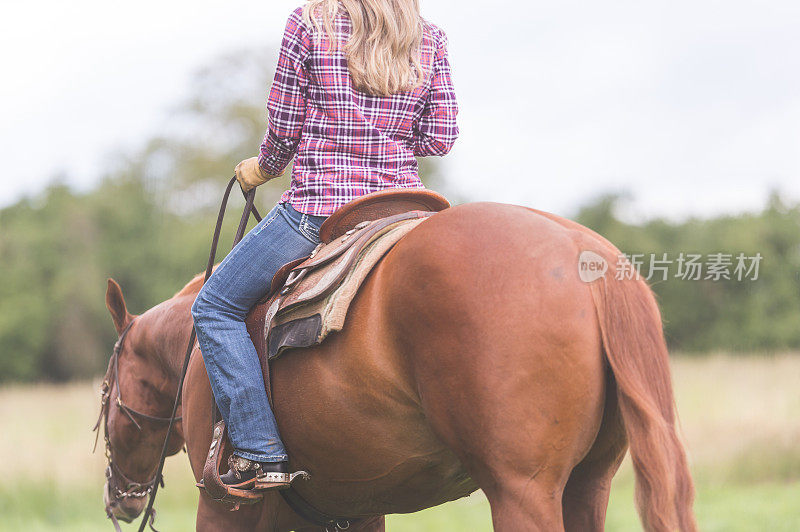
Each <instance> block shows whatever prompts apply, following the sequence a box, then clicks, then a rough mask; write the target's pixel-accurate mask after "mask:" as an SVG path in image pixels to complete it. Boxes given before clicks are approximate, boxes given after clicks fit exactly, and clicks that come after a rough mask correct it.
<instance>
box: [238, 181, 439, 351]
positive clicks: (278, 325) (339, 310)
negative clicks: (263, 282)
mask: <svg viewBox="0 0 800 532" xmlns="http://www.w3.org/2000/svg"><path fill="white" fill-rule="evenodd" d="M449 206H450V204H449V203H448V202H447V200H446V199H445V198H444V197H443V196H441V195H440V194H438V193H436V192H432V191H429V190H425V189H393V190H386V191H381V192H375V193H372V194H368V195H365V196H362V197H360V198H358V199H356V200H354V201H352V202H350V203H348V204H346V205H345V206H343V207H342V208H341V209H339V210H338V211H336V212H335V213H334V214H332V215H331V216H330V217H329V218H328V219H327V220H325V222H324V223H323V225H322V227H321V228H320V240H321V243H320V245H319V246H317V248H316V249H315V250H314V251H313V253H312V254H311V255H310V256H308V257H305V258H302V259H299V260H297V261H293V262H290V263H288V264H286V265H285V266H284V267H283V268H281V269H280V270H279V271H278V273H276V275H275V277H274V278H273V280H272V285H271V289H270V295H269V296H268V298H267V299H266V303H265V304H264V307H265V308H266V311H265V312H264V322H263V326H262V331H263V332H261V334H259V335H258V336H260V337H262V338H261V339H263V341H264V345H263V346H259V345H258V344H256V348H257V349H259V347H261V348H262V349H263V350H264V351H266V355H267V356H266V358H267V359H272V358H275V357H276V356H278V355H280V354H281V353H282V352H283V351H284V350H286V349H288V348H292V347H310V346H312V345H317V344H319V343H321V342H322V341H323V340H324V339H325V337H326V336H327V335H328V334H329V333H330V332H333V331H338V330H341V329H342V327H343V326H344V318H345V315H346V313H347V309H348V308H349V304H350V302H351V301H352V299H353V297H355V294H356V293H357V292H358V288H359V287H360V286H361V284H362V283H363V281H364V280H365V278H366V276H367V275H368V274H369V272H370V271H371V270H372V268H374V267H375V265H376V264H377V263H378V262H379V261H380V259H381V258H382V257H383V256H384V255H385V254H386V253H387V252H388V251H389V250H390V249H391V248H392V247H393V246H394V244H396V243H397V242H398V241H399V240H400V239H401V238H402V237H403V236H405V234H407V233H408V232H409V231H410V230H411V229H413V228H414V227H416V225H418V224H419V223H420V222H422V221H423V220H424V219H426V218H428V217H430V216H432V215H433V214H435V213H436V212H438V211H441V210H443V209H446V208H447V207H449ZM255 313H256V314H260V312H258V310H256V312H255ZM251 336H252V333H251ZM254 340H255V338H254ZM262 352H263V351H262V350H261V349H259V354H260V356H261V355H262Z"/></svg>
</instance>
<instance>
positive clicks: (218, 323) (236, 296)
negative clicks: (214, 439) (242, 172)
mask: <svg viewBox="0 0 800 532" xmlns="http://www.w3.org/2000/svg"><path fill="white" fill-rule="evenodd" d="M324 220H325V218H324V217H322V216H311V215H307V214H303V213H300V212H297V211H296V210H294V209H293V208H292V207H291V205H289V204H288V203H280V204H278V205H276V206H275V208H274V209H272V211H270V213H269V214H268V215H267V216H265V217H264V219H263V220H262V221H261V222H260V223H259V224H258V225H257V226H255V227H254V228H253V229H252V230H251V231H250V232H249V233H247V235H246V236H245V237H244V238H243V239H242V241H241V242H240V243H239V244H238V245H237V246H236V247H235V248H234V249H233V250H232V251H231V252H230V254H228V256H227V257H225V260H223V261H222V263H221V264H220V265H219V266H217V269H216V270H215V271H214V274H213V275H212V276H211V277H210V278H209V279H208V282H206V284H205V285H204V286H203V288H202V289H201V290H200V293H199V294H198V295H197V299H196V300H195V302H194V305H192V317H193V318H194V326H195V330H196V331H197V340H198V342H199V343H200V349H201V350H202V352H203V360H204V361H205V364H206V371H207V372H208V379H209V380H210V381H211V389H212V390H213V392H214V398H215V400H216V402H217V406H218V407H219V410H220V412H221V413H222V419H224V420H225V423H226V424H227V426H228V433H229V434H230V438H231V443H232V444H233V447H234V449H235V451H236V454H237V455H238V456H241V457H242V458H247V459H249V460H256V461H259V462H279V461H283V460H286V459H287V456H286V449H285V448H284V446H283V442H282V441H281V439H280V435H279V434H278V427H277V424H276V423H275V416H274V414H273V413H272V410H271V409H270V407H269V402H268V401H267V393H266V391H265V390H264V380H263V376H262V373H261V366H260V365H259V362H258V355H257V354H256V349H255V347H254V346H253V342H252V341H251V340H250V336H249V335H248V333H247V328H246V327H245V323H244V320H245V317H246V316H247V314H248V312H249V311H250V308H251V307H252V306H253V305H255V304H256V303H257V302H258V300H259V299H261V298H262V297H263V296H264V295H265V294H266V292H267V291H268V290H269V285H270V281H271V280H272V277H273V275H275V272H277V271H278V268H280V267H281V266H283V265H284V264H285V263H287V262H289V261H292V260H295V259H299V258H300V257H303V256H305V255H308V254H309V253H311V251H312V250H313V249H314V247H316V245H317V244H318V243H319V227H320V225H322V222H323V221H324Z"/></svg>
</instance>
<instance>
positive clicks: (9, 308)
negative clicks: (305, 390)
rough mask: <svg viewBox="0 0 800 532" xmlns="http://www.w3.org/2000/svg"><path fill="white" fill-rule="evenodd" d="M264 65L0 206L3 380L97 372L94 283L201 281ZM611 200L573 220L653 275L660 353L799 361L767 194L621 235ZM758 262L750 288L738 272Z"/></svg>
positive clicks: (202, 87) (789, 274)
mask: <svg viewBox="0 0 800 532" xmlns="http://www.w3.org/2000/svg"><path fill="white" fill-rule="evenodd" d="M268 56H269V54H267V53H261V54H253V53H238V54H232V55H230V56H227V57H223V58H221V59H220V60H219V61H218V62H216V63H214V64H212V65H210V66H209V67H208V68H206V69H204V70H203V71H202V72H200V73H199V74H198V76H197V78H196V79H195V80H194V83H193V86H194V87H195V92H194V94H193V95H192V96H191V98H190V99H189V101H188V102H186V104H185V105H183V106H181V107H180V108H179V109H177V110H176V112H175V113H174V115H173V116H172V118H171V120H170V122H169V127H165V128H163V131H162V132H161V134H159V135H157V136H155V137H153V138H152V139H150V140H149V141H148V142H146V143H145V144H144V145H143V146H142V148H141V149H139V150H136V151H134V152H132V153H129V154H117V155H116V156H115V157H114V158H113V159H112V160H114V161H115V162H114V163H113V164H112V165H111V167H110V168H109V169H108V170H107V171H106V172H105V174H104V176H103V178H102V179H101V180H100V181H99V183H98V185H97V186H96V187H95V188H93V189H92V190H89V191H84V192H78V191H75V190H73V189H71V188H70V187H69V186H67V185H66V184H64V183H63V182H58V181H56V182H55V183H54V184H52V185H50V186H49V187H48V188H47V189H46V190H44V191H41V192H39V193H38V194H36V195H33V196H30V197H27V198H24V199H21V200H19V201H18V202H17V203H15V204H13V205H10V206H8V207H5V208H3V209H0V382H9V381H20V382H30V381H37V380H55V381H63V380H70V379H78V378H86V377H89V376H94V375H97V374H98V373H102V372H103V371H104V369H105V365H106V363H107V359H108V356H109V354H110V350H111V347H112V346H113V344H114V341H115V340H116V333H115V331H114V328H113V327H112V325H111V321H110V318H109V316H108V313H107V311H106V309H105V305H104V293H105V287H106V278H107V277H114V278H115V279H116V280H117V281H119V282H120V284H121V285H122V288H123V291H124V292H125V296H126V299H127V301H128V306H129V309H130V310H131V312H134V313H138V312H142V311H144V310H146V309H147V308H149V307H151V306H153V305H154V304H156V303H158V302H160V301H163V300H164V299H167V298H169V297H170V296H172V295H173V294H174V293H175V292H176V291H178V290H179V289H180V288H181V287H182V286H183V285H184V284H185V283H186V282H187V281H188V280H189V279H190V278H191V277H192V276H193V275H194V274H196V273H197V272H199V271H200V270H202V269H203V268H204V265H205V261H206V258H207V253H208V247H209V241H210V235H211V231H212V228H213V224H214V221H215V219H216V210H217V207H218V203H217V202H218V201H219V198H220V197H221V192H222V189H223V188H224V186H225V183H226V181H227V178H229V177H230V175H231V174H232V169H233V167H234V165H235V164H236V163H237V162H238V161H240V160H241V159H243V158H246V157H249V156H252V155H254V154H255V153H256V150H257V148H258V141H260V138H261V135H263V129H264V124H265V113H264V108H263V105H262V103H261V102H263V101H264V100H265V95H266V89H265V88H266V87H268V86H269V81H270V79H271V76H272V73H271V72H270V71H269V70H268V69H267V68H265V67H264V65H269V64H272V63H273V61H272V60H271V59H268V58H267V57H268ZM421 170H422V174H423V178H424V179H425V181H426V184H428V185H429V186H431V187H432V188H435V189H438V190H440V191H442V192H444V193H445V195H447V196H448V197H450V198H451V200H452V199H456V200H457V201H463V200H465V199H478V198H465V197H463V196H459V194H458V191H456V190H450V189H449V183H448V181H447V180H446V179H445V178H444V176H443V175H442V172H441V169H440V168H439V167H438V166H437V165H436V164H435V162H431V161H428V160H425V161H423V162H422V169H421ZM285 186H286V178H283V179H279V180H276V181H275V182H270V183H268V184H266V185H264V186H263V187H261V188H260V189H259V200H258V204H259V208H260V210H261V211H262V212H264V211H266V210H268V209H269V207H270V205H272V204H274V202H275V201H276V200H277V198H278V196H279V194H280V192H281V191H282V190H283V188H284V187H285ZM620 201H622V198H620V197H618V196H605V197H601V198H599V199H597V200H596V201H595V202H592V203H591V204H589V205H586V206H585V207H584V208H582V209H580V211H579V212H578V213H577V214H576V215H575V216H573V218H575V219H576V220H578V221H579V222H581V223H583V224H585V225H587V226H588V227H590V228H592V229H594V230H596V231H598V232H599V233H601V234H602V235H604V236H606V237H607V238H608V239H609V240H611V241H612V242H614V243H615V244H616V245H617V246H618V247H619V248H620V249H621V250H622V251H623V252H624V253H626V254H628V255H630V256H631V257H633V258H634V259H635V262H637V264H640V266H641V267H640V272H639V274H640V275H643V276H649V277H651V279H650V282H651V283H652V286H653V288H654V290H655V291H656V293H657V295H658V297H659V302H660V304H661V307H662V312H663V316H664V320H665V326H666V333H667V338H668V342H669V343H670V346H671V348H672V349H673V350H681V351H686V352H692V353H704V352H709V351H715V350H726V351H734V352H751V351H770V350H789V349H798V348H800V294H799V293H798V287H799V283H798V280H799V279H798V277H799V272H800V204H796V203H794V204H793V203H789V202H785V201H783V200H782V199H781V198H780V196H778V195H777V194H775V195H773V197H772V198H771V200H770V201H769V203H768V204H767V205H766V206H765V207H764V209H763V210H762V211H761V212H757V213H748V214H741V215H738V216H721V217H715V218H709V219H690V220H685V221H680V222H670V221H667V220H661V219H656V220H651V221H648V222H646V223H642V224H633V223H627V222H625V221H623V220H622V219H621V218H620V216H618V215H617V207H618V206H619V204H620ZM242 206H243V201H242V199H241V197H237V198H235V199H234V201H232V203H231V206H230V211H231V216H229V217H228V220H227V221H226V228H225V233H224V234H225V235H230V236H231V238H232V235H233V231H234V228H235V225H236V223H237V220H236V219H237V218H238V213H236V211H237V210H238V211H239V212H241V207H242ZM234 213H236V214H234ZM225 250H226V249H225V244H224V243H223V244H222V245H221V252H224V251H225ZM715 255H721V256H722V257H717V258H719V259H721V260H723V262H724V261H727V260H729V262H730V264H729V265H728V266H729V267H728V268H727V271H728V275H727V278H725V277H724V276H723V277H720V278H713V276H712V277H708V275H709V273H708V269H709V268H710V267H711V266H709V265H710V264H712V263H713V259H714V257H713V256H715ZM728 255H730V258H729V259H728ZM690 256H693V257H700V259H701V260H700V259H697V258H695V265H697V263H698V262H700V263H701V266H702V267H703V268H704V269H702V270H701V271H700V276H699V278H697V279H695V278H684V277H682V276H681V275H679V274H680V273H682V272H681V271H679V268H681V267H684V270H685V269H686V268H685V267H686V260H688V258H689V257H690ZM740 256H741V257H744V258H745V259H748V260H747V261H746V265H747V266H748V268H749V272H742V271H739V272H738V273H739V274H741V273H746V274H748V275H747V276H746V277H747V278H745V279H741V280H740V279H738V278H737V272H736V269H735V267H736V266H737V257H740ZM757 256H760V257H761V260H760V262H759V264H758V271H757V277H756V278H755V279H753V278H752V277H753V276H754V275H753V274H754V273H755V272H753V269H752V266H753V260H750V259H753V258H754V257H757ZM681 257H683V262H680V259H681ZM220 258H221V257H220ZM709 261H712V262H709ZM714 264H717V266H716V270H715V271H716V272H719V271H720V270H724V268H722V267H721V266H720V261H719V260H718V261H717V262H716V263H714ZM726 264H727V263H726ZM723 266H724V265H723ZM610 270H611V271H610V272H609V274H615V275H616V274H628V273H630V272H620V271H617V270H616V265H610ZM692 272H693V275H694V274H696V273H697V271H696V269H695V270H693V271H692ZM684 273H685V272H684Z"/></svg>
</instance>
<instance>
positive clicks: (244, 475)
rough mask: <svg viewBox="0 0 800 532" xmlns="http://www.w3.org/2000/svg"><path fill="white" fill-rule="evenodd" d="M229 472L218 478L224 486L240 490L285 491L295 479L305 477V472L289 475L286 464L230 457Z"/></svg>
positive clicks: (287, 464)
mask: <svg viewBox="0 0 800 532" xmlns="http://www.w3.org/2000/svg"><path fill="white" fill-rule="evenodd" d="M228 465H229V466H230V470H229V471H228V472H227V473H225V474H224V475H221V476H220V480H222V483H223V484H225V485H226V486H229V487H231V488H237V489H241V490H257V491H262V490H271V489H277V490H281V489H287V488H288V487H289V486H290V485H291V483H292V481H293V480H294V479H295V478H297V477H306V476H307V473H306V472H305V471H299V472H297V473H291V474H290V473H289V463H288V462H285V461H284V462H256V461H253V460H248V459H247V458H242V457H241V456H236V455H235V454H234V455H231V457H230V458H229V459H228Z"/></svg>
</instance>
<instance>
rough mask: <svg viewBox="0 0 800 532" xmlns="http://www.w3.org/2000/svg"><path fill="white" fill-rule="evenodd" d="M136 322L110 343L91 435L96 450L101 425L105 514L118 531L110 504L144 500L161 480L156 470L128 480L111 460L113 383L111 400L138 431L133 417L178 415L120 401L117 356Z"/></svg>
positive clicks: (168, 419) (158, 420) (154, 419)
mask: <svg viewBox="0 0 800 532" xmlns="http://www.w3.org/2000/svg"><path fill="white" fill-rule="evenodd" d="M135 321H136V318H134V319H132V320H131V321H130V323H128V325H126V326H125V328H124V329H123V330H122V333H121V334H120V335H119V338H117V342H116V343H115V344H114V351H113V352H112V353H111V361H110V363H109V370H108V373H106V377H105V378H104V379H103V384H102V385H101V386H100V394H101V399H100V415H99V416H98V418H97V423H95V425H94V429H93V430H94V431H95V432H96V433H97V437H96V438H95V442H94V446H95V450H96V449H97V439H98V438H99V436H100V430H99V429H100V425H101V424H102V425H103V440H104V441H105V455H106V460H107V462H108V465H107V466H106V480H107V482H108V495H109V497H108V500H107V501H106V514H107V515H108V518H109V519H111V522H112V523H113V524H114V527H115V528H116V529H117V531H121V529H120V526H119V523H118V522H117V518H116V517H115V516H114V513H113V505H114V503H116V502H117V501H119V500H120V499H144V498H145V497H147V496H148V495H150V493H151V492H152V491H153V489H154V487H155V485H156V483H157V482H160V484H161V485H162V486H163V485H164V479H163V477H161V476H160V475H159V474H158V473H156V474H155V475H153V478H151V479H150V480H148V481H147V482H137V481H135V480H131V479H130V477H129V476H128V475H126V474H125V473H124V472H123V471H122V469H120V467H119V465H118V464H117V463H116V462H115V461H114V458H113V456H114V447H113V446H112V445H111V438H110V437H109V434H108V414H109V410H110V405H111V391H112V390H113V389H114V385H115V384H116V388H117V397H116V400H115V401H114V404H116V406H117V408H119V410H120V411H121V412H122V413H124V414H125V415H126V416H128V419H130V420H131V422H132V423H133V424H134V426H136V428H137V429H138V430H139V431H140V432H141V430H142V425H141V424H140V423H139V421H137V420H136V418H139V419H140V420H145V421H150V422H153V423H161V424H164V423H167V424H169V423H171V422H174V421H180V420H181V416H176V417H174V418H172V417H160V416H153V415H150V414H146V413H144V412H140V411H138V410H136V409H134V408H131V407H130V406H128V405H126V404H125V401H123V400H122V388H121V387H120V381H119V357H120V353H121V352H122V345H123V342H124V341H125V337H126V336H127V335H128V332H129V331H130V330H131V327H132V326H133V323H134V322H135ZM154 514H155V511H153V512H151V513H150V519H149V524H150V528H151V529H153V530H155V528H153V520H154Z"/></svg>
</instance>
